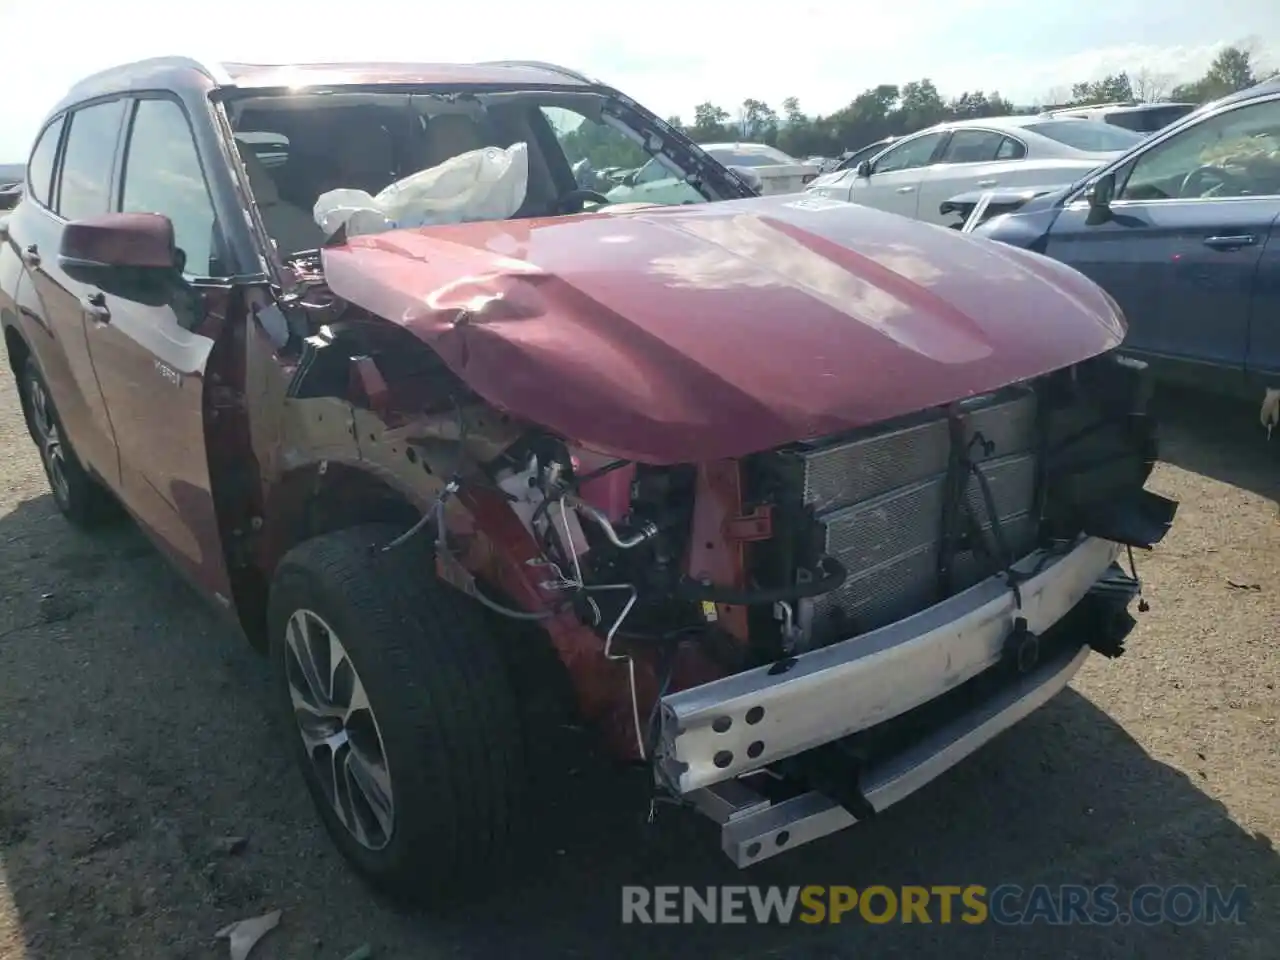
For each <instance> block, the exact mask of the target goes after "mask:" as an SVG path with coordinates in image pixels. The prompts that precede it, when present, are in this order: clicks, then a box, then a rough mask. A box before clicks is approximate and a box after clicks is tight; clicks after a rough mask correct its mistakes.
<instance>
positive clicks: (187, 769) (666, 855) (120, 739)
mask: <svg viewBox="0 0 1280 960" xmlns="http://www.w3.org/2000/svg"><path fill="white" fill-rule="evenodd" d="M0 564H2V566H3V569H4V571H5V573H4V576H5V586H6V590H5V595H4V602H3V606H0V658H2V659H0V662H2V663H3V665H4V670H3V674H0V716H2V717H3V718H4V720H5V725H4V726H5V734H4V736H3V738H0V761H2V762H0V844H2V846H0V852H2V854H3V867H4V878H5V882H6V884H7V886H8V888H9V892H10V894H11V896H12V899H13V901H14V902H15V903H16V905H17V908H18V910H19V912H20V915H21V923H22V927H23V934H22V935H23V937H24V938H25V942H26V946H27V951H28V956H29V957H31V958H41V960H43V958H50V960H52V958H56V960H71V958H81V957H84V958H105V957H114V956H121V957H129V958H147V957H166V958H205V957H209V958H214V957H225V956H226V952H225V951H226V946H225V944H217V943H214V942H213V941H212V934H213V932H214V931H215V930H217V929H218V928H219V927H221V926H222V925H224V924H226V923H228V922H230V921H232V920H235V919H238V918H242V917H248V916H253V915H256V914H259V913H263V912H265V911H268V910H271V909H275V908H280V909H282V910H283V911H284V920H283V922H282V924H281V927H280V929H279V930H277V931H275V932H274V933H272V934H271V935H270V936H269V937H268V938H267V939H265V940H264V941H263V942H262V943H261V944H260V945H259V947H258V948H257V949H256V950H255V951H254V955H253V956H254V958H255V960H272V958H283V957H290V958H304V957H316V958H334V960H338V958H342V957H345V956H346V955H347V953H348V952H349V951H351V950H352V949H354V948H355V947H357V946H358V945H360V944H361V943H364V942H369V943H371V944H373V945H374V947H375V948H376V950H377V952H376V956H378V957H380V958H381V957H385V958H388V960H394V958H407V957H424V958H425V957H439V956H450V957H454V956H457V957H476V958H489V957H493V958H507V957H513V956H528V957H610V958H612V957H699V958H704V960H718V958H726V960H728V958H745V957H763V956H778V957H792V958H801V957H812V958H817V957H851V956H855V955H865V956H871V955H874V956H876V957H895V956H911V957H946V958H947V960H964V958H968V957H973V958H980V957H981V958H991V957H1015V956H1027V957H1044V958H1051V957H1052V958H1056V957H1068V956H1081V957H1083V956H1088V957H1091V958H1092V957H1111V956H1115V957H1134V956H1140V955H1152V956H1154V955H1156V953H1157V952H1159V953H1161V954H1163V955H1165V956H1171V957H1185V958H1192V957H1195V958H1200V957H1205V956H1210V955H1213V956H1222V957H1226V956H1240V957H1258V958H1262V957H1264V956H1266V957H1273V956H1274V943H1275V942H1276V938H1277V937H1280V929H1278V928H1277V924H1276V917H1277V916H1278V915H1280V909H1277V906H1278V904H1277V900H1276V897H1275V887H1274V885H1275V878H1276V876H1277V875H1278V874H1280V863H1277V858H1276V855H1275V854H1274V853H1273V852H1272V850H1271V848H1270V846H1269V844H1268V842H1267V840H1266V838H1264V837H1255V836H1251V835H1250V834H1249V833H1247V832H1246V831H1244V830H1243V829H1241V828H1240V827H1239V826H1237V825H1236V824H1235V823H1234V822H1233V821H1232V820H1231V819H1230V818H1229V817H1228V815H1227V813H1226V811H1225V809H1224V808H1223V807H1221V805H1219V804H1218V803H1217V802H1215V801H1213V800H1211V799H1210V798H1208V797H1207V796H1206V795H1205V794H1204V793H1203V792H1202V791H1201V790H1200V789H1199V788H1198V787H1197V785H1196V784H1195V783H1193V782H1191V781H1189V780H1188V779H1187V777H1186V776H1184V775H1183V774H1181V773H1179V772H1176V771H1175V770H1173V769H1172V768H1170V767H1167V766H1165V765H1163V764H1161V763H1159V762H1156V761H1155V760H1153V759H1152V758H1151V757H1149V756H1148V755H1147V754H1146V753H1145V752H1144V751H1143V749H1142V748H1141V747H1140V746H1139V745H1138V744H1137V743H1136V742H1135V741H1134V740H1132V739H1131V738H1130V737H1129V736H1128V735H1127V734H1126V733H1125V731H1124V730H1123V729H1121V728H1120V727H1119V726H1117V725H1116V724H1115V723H1114V722H1113V721H1112V720H1111V719H1109V718H1108V716H1107V715H1106V714H1104V713H1103V712H1101V711H1100V710H1099V709H1097V708H1096V707H1095V706H1094V705H1093V704H1092V703H1090V702H1089V701H1088V700H1086V699H1084V698H1083V697H1081V696H1080V695H1078V694H1076V693H1074V692H1072V691H1068V692H1066V693H1064V694H1063V695H1062V696H1061V697H1059V698H1058V699H1057V700H1055V701H1054V702H1052V703H1051V704H1050V705H1049V706H1048V707H1047V708H1045V709H1044V710H1042V711H1041V712H1039V713H1038V714H1036V715H1035V716H1033V717H1032V718H1031V719H1029V720H1028V721H1027V722H1025V723H1024V724H1022V725H1021V726H1019V727H1018V728H1016V729H1014V730H1013V731H1010V732H1009V733H1008V734H1006V735H1004V736H1003V737H1001V738H1000V739H998V740H997V741H996V742H995V743H993V744H991V745H990V746H989V747H987V748H986V749H984V750H983V751H981V752H980V754H979V755H978V756H976V757H975V758H973V759H972V760H971V761H970V762H968V763H966V764H964V765H962V767H960V768H959V769H957V770H955V771H953V772H952V773H951V774H949V775H947V776H945V777H944V778H942V779H941V780H940V781H938V782H936V783H934V784H933V785H931V786H930V787H929V788H927V789H926V790H924V791H923V792H921V793H919V794H917V795H916V796H914V797H912V798H910V799H908V800H907V801H905V802H903V803H902V804H901V805H900V806H898V807H896V808H894V809H892V810H891V811H889V812H888V813H887V814H886V815H884V816H883V817H882V818H881V819H880V821H879V822H877V823H875V824H872V825H865V826H863V827H861V828H856V829H853V830H850V831H847V832H845V833H843V834H841V835H837V836H835V837H832V838H830V839H828V840H826V841H823V842H819V843H817V844H814V845H811V846H809V847H805V848H803V849H801V850H799V851H797V852H795V853H792V854H790V855H788V856H786V857H783V858H779V859H777V860H774V861H770V862H769V863H766V864H764V865H762V866H760V867H758V868H756V869H754V870H752V871H750V872H746V873H741V872H739V871H737V870H735V869H733V868H732V867H730V865H729V864H728V862H727V861H726V860H724V859H723V858H722V855H721V854H720V852H719V850H718V848H717V842H716V837H715V836H714V833H713V831H712V830H711V829H710V828H709V825H708V824H707V823H705V822H703V821H701V820H698V819H696V818H695V817H694V816H693V815H691V814H686V813H684V812H681V811H675V810H669V809H666V808H663V809H662V810H661V811H660V814H659V817H658V821H657V823H656V824H655V825H654V826H648V825H647V824H646V823H645V814H646V812H647V801H646V800H645V798H644V781H643V779H642V778H638V777H637V776H635V775H634V774H627V775H626V776H615V775H613V773H612V772H611V771H610V770H609V769H608V768H606V767H604V766H602V764H601V763H600V762H598V761H592V760H585V761H582V762H581V763H580V765H577V764H579V758H566V770H565V772H564V776H565V778H566V782H567V783H570V784H572V791H571V792H572V796H573V799H572V803H571V804H563V803H562V804H561V805H560V806H558V807H556V808H555V809H554V811H553V813H552V814H550V815H548V817H547V819H546V822H545V823H544V824H542V827H541V830H540V833H541V834H542V835H543V836H544V837H547V838H549V842H550V844H551V846H550V848H549V849H547V850H545V851H544V852H543V853H542V854H540V855H538V856H537V857H536V859H535V861H534V862H533V863H532V864H531V867H530V869H528V870H527V871H522V872H521V873H520V874H519V875H518V876H511V877H507V878H495V881H497V882H504V881H505V883H506V884H507V885H506V887H505V889H502V890H500V891H497V892H494V893H493V894H491V895H490V896H487V897H481V898H478V899H477V900H476V901H474V902H473V905H472V906H469V907H466V908H462V909H458V910H454V911H452V912H450V913H448V914H447V915H445V916H443V917H438V916H437V917H428V916H425V915H421V914H416V915H415V914H409V913H405V912H401V911H397V910H393V909H391V908H390V907H388V906H387V905H385V904H382V903H380V902H379V901H377V900H375V899H374V898H372V897H371V896H370V895H369V894H368V892H367V891H366V890H365V888H364V887H363V886H362V885H361V884H360V883H359V882H358V881H357V880H355V879H354V878H353V876H352V875H351V874H350V872H349V871H348V870H347V869H346V868H345V867H344V865H343V863H342V862H341V860H340V859H339V857H338V856H337V855H336V854H335V853H334V852H333V849H332V848H331V847H330V845H329V844H328V842H327V840H326V838H325V837H324V836H323V834H322V832H321V829H320V828H319V826H318V825H317V821H316V820H315V818H314V817H313V815H312V812H311V809H310V807H309V805H308V799H307V797H306V794H305V791H304V789H303V787H302V784H301V780H300V778H299V777H298V776H297V775H296V774H295V771H294V770H293V768H292V766H291V763H290V759H289V753H288V750H287V748H286V743H285V741H284V739H283V736H282V735H281V734H280V733H279V731H278V730H277V729H276V728H275V727H274V726H273V725H272V724H271V723H270V721H269V720H268V719H267V718H268V714H269V709H268V703H267V698H268V695H269V687H268V684H267V683H266V680H265V664H264V662H263V661H262V660H261V659H260V658H259V657H258V656H257V655H256V654H254V653H253V652H252V651H251V650H249V648H248V647H247V645H246V644H244V642H243V641H242V640H240V639H239V638H238V637H236V636H235V635H233V633H232V632H231V631H230V630H229V629H227V628H226V627H225V626H224V625H223V624H222V623H221V622H220V621H218V620H217V619H215V617H214V616H213V615H212V613H210V612H209V611H207V609H206V608H205V607H204V606H203V605H202V604H201V603H200V602H199V601H198V600H197V599H196V598H195V597H194V596H193V595H192V594H191V593H190V592H189V591H188V590H187V589H186V587H185V586H184V585H183V584H182V583H181V582H180V581H179V579H178V578H177V576H176V575H174V574H173V573H171V572H170V571H169V569H168V568H167V567H166V565H165V564H164V562H163V561H162V560H161V558H160V557H159V556H158V555H157V554H156V553H155V552H154V551H153V550H152V549H151V548H150V547H149V545H148V544H147V543H146V542H145V541H144V540H143V538H142V537H141V535H140V534H139V533H138V532H137V531H136V530H135V529H133V528H132V527H131V526H128V525H125V526H124V527H122V528H121V529H118V530H114V531H112V532H111V533H110V534H109V535H106V536H103V537H94V538H90V537H87V536H85V535H82V534H79V533H76V532H74V531H72V530H71V529H70V528H68V527H67V525H66V524H65V523H64V522H63V521H62V520H61V518H60V517H58V516H57V515H56V513H55V511H54V509H53V506H52V502H51V500H50V498H49V497H47V496H45V497H41V498H38V499H36V500H32V501H28V502H25V503H22V504H20V505H19V506H18V507H17V508H16V509H15V510H13V511H12V512H11V513H10V514H8V515H7V516H5V517H3V518H2V519H0ZM42 594H50V595H51V597H52V599H46V600H44V601H41V599H40V598H41V595H42ZM575 765H577V766H575ZM571 769H576V773H570V770H571ZM226 835H242V836H246V837H247V838H248V844H247V847H246V848H245V850H244V851H243V852H242V853H240V854H237V855H231V856H228V855H225V854H221V853H218V852H217V851H216V849H215V848H216V844H217V840H218V838H220V837H223V836H226ZM1036 882H1046V883H1052V884H1057V883H1064V882H1066V883H1104V882H1110V883H1115V884H1118V885H1119V886H1120V887H1121V888H1123V889H1132V888H1134V887H1136V886H1138V885H1140V884H1144V883H1163V884H1173V883H1190V884H1193V885H1197V886H1200V885H1203V884H1220V885H1224V886H1226V887H1231V886H1234V885H1235V884H1245V885H1247V886H1249V887H1250V888H1251V890H1252V891H1253V893H1252V896H1253V898H1254V902H1253V904H1252V907H1251V908H1250V910H1249V911H1248V913H1247V914H1246V920H1247V921H1248V922H1247V923H1246V925H1245V926H1244V927H1231V928H1223V927H1221V926H1218V927H1204V926H1196V927H1186V928H1177V927H1173V926H1169V925H1164V926H1159V927H1150V928H1146V927H1136V926H1123V927H1122V926H1112V927H1106V928H1101V927H1072V928H1069V929H1055V928H1048V927H1045V926H1035V927H1026V928H1021V929H1009V928H995V927H992V926H983V927H971V928H961V927H959V926H958V925H951V926H946V925H940V924H934V925H927V926H926V925H899V924H892V925H889V926H870V925H867V924H865V923H863V922H861V921H859V920H856V919H855V920H853V922H846V923H845V924H843V925H842V926H840V927H835V928H833V927H826V928H804V929H801V928H799V927H791V928H780V927H773V928H759V927H755V926H737V927H729V926H720V927H710V926H693V927H682V928H679V929H676V928H670V927H634V926H631V927H624V926H622V925H621V924H620V922H619V916H620V900H621V894H620V888H621V886H622V885H624V884H691V885H697V886H705V885H708V884H726V883H730V884H732V883H757V884H783V885H791V884H812V883H840V884H850V885H854V886H858V887H863V886H866V885H870V884H885V885H888V886H891V887H892V886H897V885H900V884H925V885H932V884H970V883H980V884H986V885H988V886H994V885H997V884H1000V883H1017V884H1022V885H1024V886H1025V885H1030V884H1033V883H1036ZM1268 889H1269V892H1268Z"/></svg>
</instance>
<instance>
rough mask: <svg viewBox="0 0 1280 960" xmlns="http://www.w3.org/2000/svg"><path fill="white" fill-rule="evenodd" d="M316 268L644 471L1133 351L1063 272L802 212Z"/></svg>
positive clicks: (388, 244)
mask: <svg viewBox="0 0 1280 960" xmlns="http://www.w3.org/2000/svg"><path fill="white" fill-rule="evenodd" d="M323 258H324V270H325V276H326V280H327V282H328V284H329V287H330V288H331V289H332V290H333V292H334V293H335V294H337V295H338V296H340V297H342V298H344V299H346V300H348V301H350V302H351V303H353V304H355V305H357V306H359V307H362V308H364V309H366V310H368V311H370V312H371V313H374V314H376V315H378V316H381V317H383V318H385V319H387V320H390V321H392V322H395V323H398V324H400V325H402V326H404V327H405V328H406V329H408V330H409V331H411V332H412V333H413V334H415V335H416V336H417V337H419V338H420V339H421V340H423V341H424V342H425V343H427V344H428V345H430V346H431V347H432V348H433V349H435V350H436V352H438V353H439V354H440V356H441V357H442V359H443V360H444V361H445V363H446V364H448V365H449V367H450V368H451V369H452V370H453V371H454V372H455V373H457V374H458V376H460V377H461V378H462V379H463V380H464V381H465V382H466V383H467V384H468V386H470V387H471V388H472V389H473V390H475V391H476V393H477V394H479V395H480V396H481V397H483V398H484V399H485V400H487V401H488V402H490V403H492V404H493V405H495V406H496V407H498V408H500V409H502V410H504V411H507V412H509V413H511V414H513V415H515V416H518V417H521V418H524V419H526V420H530V421H532V422H535V423H538V424H540V425H542V426H544V427H546V428H548V429H550V430H553V431H555V432H557V433H559V434H561V435H563V436H564V437H566V438H567V439H570V440H573V441H575V442H578V443H581V444H583V445H585V446H588V447H592V448H594V449H597V450H600V451H602V452H607V453H610V454H614V455H617V456H624V457H628V458H630V459H635V460H638V461H641V462H647V463H679V462H690V461H699V460H709V459H716V458H720V457H729V456H741V455H744V454H746V453H751V452H754V451H757V450H763V449H768V448H770V447H774V446H778V445H781V444H784V443H788V442H792V441H795V440H800V439H805V438H811V437H816V436H823V435H827V434H832V433H838V432H842V431H845V430H849V429H852V428H854V427H858V426H862V425H865V424H868V423H875V422H878V421H881V420H885V419H888V418H890V417H894V416H898V415H901V414H906V413H911V412H914V411H916V410H920V409H924V408H926V407H930V406H935V405H938V404H943V403H947V402H950V401H952V400H956V399H960V398H963V397H966V396H973V395H975V394H981V393H986V392H988V391H991V390H995V389H997V388H998V387H1001V386H1004V385H1005V384H1008V383H1012V382H1016V381H1020V380H1026V379H1029V378H1032V377H1035V376H1039V375H1041V374H1044V373H1047V372H1049V371H1051V370H1055V369H1059V368H1061V367H1064V366H1068V365H1070V364H1072V363H1076V362H1078V361H1080V360H1084V359H1087V358H1088V357H1091V356H1095V355H1097V354H1099V353H1101V352H1103V351H1106V350H1108V349H1111V348H1112V347H1114V346H1116V345H1117V344H1118V343H1119V342H1120V340H1121V339H1122V337H1123V335H1124V325H1123V320H1122V318H1121V317H1120V316H1119V314H1118V312H1117V311H1116V308H1115V306H1114V303H1113V302H1112V301H1111V300H1110V298H1108V297H1107V296H1106V295H1105V294H1104V293H1102V291H1101V290H1100V289H1099V288H1098V287H1097V286H1096V285H1094V284H1093V283H1092V282H1091V281H1089V280H1087V279H1086V278H1085V277H1083V276H1082V275H1081V274H1079V273H1077V272H1076V271H1074V270H1072V269H1070V268H1069V267H1065V266H1063V265H1061V264H1059V263H1057V262H1055V261H1052V260H1049V259H1048V258H1045V257H1040V256H1038V255H1036V254H1033V253H1028V252H1026V251H1022V250H1018V249H1015V248H1012V247H1007V246H1005V245H1003V244H999V243H995V242H992V241H988V240H983V239H981V238H978V237H974V236H971V235H965V234H960V233H957V232H956V231H953V230H947V229H944V228H941V227H935V226H931V225H929V224H924V223H920V222H917V221H911V220H907V219H904V218H901V217H898V216H895V215H893V214H887V213H882V212H880V211H876V210H871V209H869V208H865V207H858V206H855V205H852V204H845V203H840V202H836V201H828V200H822V199H816V198H810V197H806V196H804V195H795V196H782V197H764V198H752V199H749V200H738V201H730V202H724V203H714V204H699V205H688V206H674V207H635V206H631V207H628V208H626V209H625V210H619V211H616V212H607V211H606V212H601V213H595V214H584V215H580V216H574V217H559V218H547V219H532V220H512V221H498V222H488V223H473V224H461V225H456V226H449V227H434V228H422V229H417V230H399V231H392V232H390V233H385V234H378V235H374V236H367V237H358V238H354V239H352V240H351V241H350V242H348V243H347V244H345V245H343V246H339V247H334V248H330V249H326V250H325V251H324V253H323Z"/></svg>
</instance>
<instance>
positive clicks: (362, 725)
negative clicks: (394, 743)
mask: <svg viewBox="0 0 1280 960" xmlns="http://www.w3.org/2000/svg"><path fill="white" fill-rule="evenodd" d="M284 656H285V673H286V678H287V681H288V685H289V698H290V700H291V701H292V704H293V715H294V718H295V719H296V720H297V723H298V732H299V733H300V734H301V736H302V743H303V746H304V748H305V749H306V753H307V757H308V759H309V760H310V762H311V765H312V772H313V773H314V775H315V779H316V783H317V784H318V785H319V787H320V790H321V791H322V792H323V793H324V795H325V798H326V799H327V800H328V801H329V804H330V806H331V807H332V808H333V812H334V813H335V814H336V815H337V817H338V820H339V821H340V822H341V823H342V825H343V826H344V827H346V829H347V831H348V832H349V833H350V834H351V835H352V837H354V838H355V840H356V841H357V842H358V843H359V844H360V845H361V846H363V847H365V848H367V849H369V850H380V849H382V848H383V847H385V846H386V845H387V844H388V843H389V842H390V840H391V833H392V829H393V828H394V825H395V804H394V798H393V794H392V790H391V770H390V767H389V765H388V763H387V752H386V747H385V745H384V743H383V739H382V731H381V730H380V729H379V727H378V721H377V718H376V717H375V716H374V712H373V707H372V705H371V704H370V703H369V697H368V694H367V693H366V692H365V688H364V684H363V683H362V682H361V680H360V675H359V674H358V673H357V672H356V668H355V664H353V663H352V662H351V657H350V656H349V655H348V654H347V650H346V648H345V647H344V646H343V645H342V641H341V640H340V639H339V638H338V635H337V633H336V632H334V630H333V628H332V627H330V626H329V624H327V623H325V621H324V620H323V619H322V618H321V617H320V616H319V615H318V614H316V613H314V612H312V611H311V610H297V611H295V612H294V614H293V616H291V617H290V618H289V622H288V625H287V627H286V628H285V651H284Z"/></svg>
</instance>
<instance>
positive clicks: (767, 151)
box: [702, 143, 822, 196]
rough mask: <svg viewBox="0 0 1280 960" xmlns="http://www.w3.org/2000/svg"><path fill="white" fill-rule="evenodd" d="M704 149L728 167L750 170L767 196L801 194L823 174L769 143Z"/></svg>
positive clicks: (704, 147) (709, 144)
mask: <svg viewBox="0 0 1280 960" xmlns="http://www.w3.org/2000/svg"><path fill="white" fill-rule="evenodd" d="M702 149H703V150H705V151H707V153H709V154H711V156H713V157H715V158H716V159H717V160H719V161H720V162H721V163H723V164H724V165H725V166H726V167H733V168H734V169H736V170H750V171H751V172H752V173H753V174H755V175H756V177H758V178H759V180H760V193H761V194H762V195H764V196H770V195H772V194H779V193H799V192H800V191H801V190H803V189H804V188H805V187H806V186H808V185H809V184H810V183H812V182H813V181H814V180H816V179H817V177H818V174H819V173H821V172H822V171H821V169H820V168H819V167H818V165H817V164H816V163H806V162H804V161H803V160H797V159H796V158H795V157H789V156H787V155H786V154H785V153H783V152H782V151H781V150H779V149H778V148H777V147H771V146H769V145H768V144H767V143H704V144H703V145H702Z"/></svg>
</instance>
